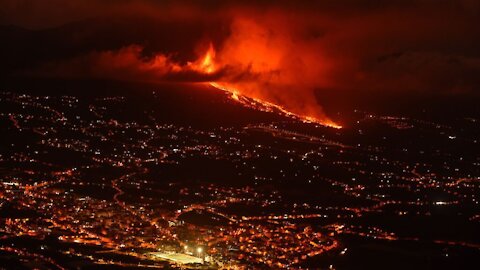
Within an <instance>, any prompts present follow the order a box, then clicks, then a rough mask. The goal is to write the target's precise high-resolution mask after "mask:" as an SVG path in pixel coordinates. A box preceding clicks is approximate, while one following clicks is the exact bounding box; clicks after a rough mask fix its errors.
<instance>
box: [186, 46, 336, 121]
mask: <svg viewBox="0 0 480 270" xmlns="http://www.w3.org/2000/svg"><path fill="white" fill-rule="evenodd" d="M189 66H190V67H191V68H192V69H193V70H196V71H199V72H203V73H206V74H213V73H215V72H217V71H218V68H217V64H216V63H215V50H214V48H213V46H212V45H211V44H210V47H209V49H208V51H207V53H206V54H205V55H204V56H203V57H202V58H201V59H199V60H198V61H196V62H194V63H189ZM207 84H209V85H210V86H212V87H215V88H217V89H219V90H222V91H225V92H227V93H229V94H230V95H229V97H230V98H231V99H232V100H234V101H236V102H238V103H240V104H242V105H244V106H246V107H249V108H253V109H256V110H259V111H265V112H276V113H280V114H282V115H284V116H287V117H290V118H294V119H297V120H300V121H303V122H306V123H315V124H319V125H322V126H326V127H331V128H337V129H340V128H342V126H340V125H338V124H337V123H335V122H333V121H332V120H330V119H328V118H325V119H318V118H317V117H314V116H310V115H303V114H299V113H295V112H292V111H290V110H288V109H286V108H285V107H283V106H281V105H278V104H275V103H272V102H269V101H266V100H264V99H261V98H258V97H256V96H252V95H245V94H244V93H243V92H242V91H241V90H239V89H238V88H236V87H234V86H233V85H231V84H230V83H226V82H218V81H212V82H207Z"/></svg>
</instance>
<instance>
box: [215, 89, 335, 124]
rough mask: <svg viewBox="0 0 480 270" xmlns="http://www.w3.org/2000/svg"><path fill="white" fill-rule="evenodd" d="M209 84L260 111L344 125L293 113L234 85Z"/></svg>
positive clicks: (306, 120)
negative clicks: (250, 95)
mask: <svg viewBox="0 0 480 270" xmlns="http://www.w3.org/2000/svg"><path fill="white" fill-rule="evenodd" d="M208 84H209V85H211V86H213V87H215V88H217V89H219V90H222V91H225V92H228V93H230V98H231V99H232V100H234V101H236V102H239V103H241V104H242V105H244V106H246V107H249V108H254V109H257V110H260V111H265V112H274V111H279V112H280V113H281V114H283V115H285V116H287V117H291V118H295V119H298V120H300V121H303V122H305V123H315V124H319V125H322V126H326V127H331V128H336V129H340V128H342V126H340V125H338V124H336V123H335V122H333V121H331V120H323V121H322V120H319V119H317V118H315V117H312V116H305V115H300V114H296V113H293V112H291V111H288V110H287V109H285V108H284V107H282V106H280V105H277V104H274V103H271V102H268V101H265V100H261V99H258V98H254V97H248V96H245V95H242V94H241V92H240V91H239V90H237V89H235V88H233V87H229V86H225V85H224V84H222V83H218V82H209V83H208Z"/></svg>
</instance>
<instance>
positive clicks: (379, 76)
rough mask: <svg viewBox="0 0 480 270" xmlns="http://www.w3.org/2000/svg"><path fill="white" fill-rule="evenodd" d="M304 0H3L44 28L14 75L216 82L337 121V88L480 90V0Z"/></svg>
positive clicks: (9, 20) (14, 21)
mask: <svg viewBox="0 0 480 270" xmlns="http://www.w3.org/2000/svg"><path fill="white" fill-rule="evenodd" d="M293 2H300V1H262V2H261V4H258V3H255V2H254V1H147V0H142V1H130V0H118V1H95V0H82V1H80V0H78V1H61V0H45V1H27V0H23V1H21V0H17V1H13V0H0V3H1V6H2V10H3V11H2V13H1V16H0V24H4V25H7V24H9V25H16V26H20V27H23V28H27V29H31V30H29V31H33V32H36V33H40V34H39V36H40V40H39V41H38V42H37V40H36V42H35V45H33V44H32V45H30V46H31V47H29V46H28V45H25V44H23V45H21V46H18V43H19V42H20V41H16V40H15V39H13V40H10V41H9V42H10V43H8V42H7V45H5V47H6V48H2V49H3V51H8V50H14V51H15V50H19V51H15V52H13V53H11V52H7V54H9V55H10V54H15V55H24V59H21V60H18V59H13V58H12V59H11V60H10V61H9V58H8V57H7V61H6V64H4V67H3V68H2V70H6V71H9V72H12V73H15V74H17V75H18V74H23V75H25V74H28V75H32V74H34V75H35V76H66V77H76V76H79V77H99V78H109V79H122V80H131V81H154V82H155V81H179V82H187V81H188V82H210V81H215V82H219V83H222V84H223V85H228V86H229V87H234V88H235V89H237V90H238V91H240V92H242V94H245V95H247V96H252V97H255V98H260V99H262V100H266V101H268V102H272V103H275V104H277V105H280V106H282V107H284V108H286V109H288V110H290V111H292V112H294V113H298V114H302V115H309V116H313V117H315V118H319V119H324V120H325V121H326V120H328V119H329V116H328V115H327V113H325V112H324V110H323V109H322V105H324V104H322V100H321V98H319V96H322V94H325V93H339V94H337V95H336V96H337V98H344V99H349V98H350V97H351V96H354V95H353V94H352V93H357V92H362V93H368V94H370V95H376V94H378V93H383V94H384V93H404V92H405V93H412V92H414V93H423V94H427V95H438V94H440V95H445V94H446V95H450V94H455V95H458V94H474V95H477V93H478V90H477V89H478V87H479V86H480V76H479V74H480V49H479V48H480V30H479V28H478V22H479V21H480V20H479V18H480V4H479V2H478V1H474V0H459V1H457V0H455V1H454V0H451V1H449V0H440V1H433V0H422V1H420V0H419V1H413V0H410V1H396V0H393V1H373V0H372V1H356V0H349V1H318V2H319V3H311V2H308V3H305V2H307V1H305V2H301V3H297V4H294V3H293ZM18 36H21V35H20V34H17V35H13V37H15V38H18ZM21 37H22V36H21ZM22 41H24V40H22ZM23 43H27V42H23ZM55 46H58V48H55ZM17 47H20V48H17ZM47 47H48V48H47ZM50 47H51V49H50ZM22 50H23V51H22ZM209 50H210V52H211V53H212V52H213V54H211V57H212V59H210V60H209V62H211V64H209V65H207V66H205V65H204V66H202V63H201V62H199V61H202V59H204V57H205V55H206V53H207V52H208V51H209ZM364 98H368V95H365V97H364Z"/></svg>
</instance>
